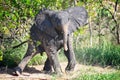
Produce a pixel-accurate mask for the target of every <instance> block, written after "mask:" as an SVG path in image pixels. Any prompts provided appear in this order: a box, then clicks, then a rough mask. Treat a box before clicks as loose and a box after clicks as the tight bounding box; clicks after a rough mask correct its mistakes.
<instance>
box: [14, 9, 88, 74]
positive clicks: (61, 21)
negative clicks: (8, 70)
mask: <svg viewBox="0 0 120 80" xmlns="http://www.w3.org/2000/svg"><path fill="white" fill-rule="evenodd" d="M86 23H87V12H86V10H85V9H84V8H83V7H72V8H68V9H66V10H64V11H52V10H47V9H43V10H41V11H40V12H39V13H38V14H37V15H36V17H35V23H34V24H33V26H32V27H31V29H30V36H31V39H32V41H29V42H28V50H27V52H26V54H25V56H24V58H23V59H22V61H21V62H20V63H19V64H18V66H17V67H16V68H15V73H16V74H17V75H20V74H21V73H22V71H23V70H24V68H25V66H26V64H27V63H28V62H29V60H30V59H31V58H32V57H33V56H35V55H36V54H37V53H41V54H42V53H43V52H46V54H47V59H46V61H45V64H44V68H43V70H44V71H48V72H51V71H52V68H53V69H54V71H55V72H56V73H57V74H61V73H62V70H61V66H60V64H59V61H58V57H57V53H58V51H59V49H61V48H62V47H64V54H65V56H66V57H67V59H68V65H67V67H66V69H65V70H66V71H72V70H74V67H75V64H76V60H75V54H74V50H73V46H72V33H73V32H74V31H76V30H77V29H78V28H79V27H80V26H83V25H85V24H86ZM38 41H40V42H41V44H39V45H38V44H37V42H38ZM34 49H36V50H34Z"/></svg>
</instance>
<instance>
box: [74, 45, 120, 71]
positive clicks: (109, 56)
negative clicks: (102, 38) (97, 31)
mask: <svg viewBox="0 0 120 80" xmlns="http://www.w3.org/2000/svg"><path fill="white" fill-rule="evenodd" d="M75 52H76V58H77V60H78V62H79V63H83V64H88V65H100V66H103V67H105V66H112V67H115V68H118V69H120V46H117V45H113V44H110V43H107V44H100V45H98V46H97V45H95V46H92V47H83V48H80V47H79V48H78V49H77V50H76V51H75Z"/></svg>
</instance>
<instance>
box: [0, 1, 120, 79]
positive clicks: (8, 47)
mask: <svg viewBox="0 0 120 80" xmlns="http://www.w3.org/2000/svg"><path fill="white" fill-rule="evenodd" d="M73 6H84V7H85V8H86V9H87V11H88V14H89V19H88V22H89V23H88V25H86V26H84V27H81V28H80V29H79V30H78V31H77V32H75V33H74V37H75V38H74V48H75V53H76V58H77V61H78V62H79V63H82V64H86V65H100V66H103V67H106V66H112V67H114V68H116V69H120V0H0V67H1V66H8V67H14V66H16V65H17V64H18V63H19V62H20V60H21V59H22V57H23V55H24V54H25V53H26V50H27V44H23V45H22V46H20V47H17V48H15V49H13V46H16V45H18V44H20V43H21V42H23V41H25V40H27V39H29V28H30V27H31V25H32V24H33V20H34V17H35V15H36V14H37V13H38V11H39V10H40V9H41V8H43V7H44V8H49V9H53V10H62V9H66V8H68V7H73ZM61 53H62V54H60V57H59V59H60V61H64V60H65V57H63V56H64V55H63V51H62V52H61ZM45 59H46V55H44V56H40V55H39V54H38V55H36V56H35V57H34V58H33V59H32V60H31V61H30V62H29V65H36V64H42V63H43V62H44V60H45ZM119 75H120V73H110V74H93V75H89V74H84V75H81V76H80V77H79V78H76V80H118V79H119Z"/></svg>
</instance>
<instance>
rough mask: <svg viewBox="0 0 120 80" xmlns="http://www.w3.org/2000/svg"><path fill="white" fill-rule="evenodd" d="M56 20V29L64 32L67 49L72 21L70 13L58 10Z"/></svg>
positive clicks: (64, 43)
mask: <svg viewBox="0 0 120 80" xmlns="http://www.w3.org/2000/svg"><path fill="white" fill-rule="evenodd" d="M55 22H56V23H57V27H56V29H57V30H58V31H60V32H61V33H62V34H63V45H64V50H65V51H67V50H68V47H67V36H68V26H69V23H70V21H69V14H68V13H67V12H66V11H61V12H58V13H57V14H56V16H55Z"/></svg>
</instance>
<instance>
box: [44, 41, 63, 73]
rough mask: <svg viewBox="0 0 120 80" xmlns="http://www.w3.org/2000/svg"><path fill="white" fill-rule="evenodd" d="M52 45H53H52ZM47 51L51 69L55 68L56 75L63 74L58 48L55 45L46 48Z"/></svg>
mask: <svg viewBox="0 0 120 80" xmlns="http://www.w3.org/2000/svg"><path fill="white" fill-rule="evenodd" d="M50 44H51V43H50ZM45 51H46V53H47V56H48V59H49V61H50V65H51V67H53V69H54V71H55V73H57V74H60V75H61V74H62V69H61V66H60V64H59V61H58V56H57V47H56V46H55V45H53V44H52V45H50V46H46V48H45Z"/></svg>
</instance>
